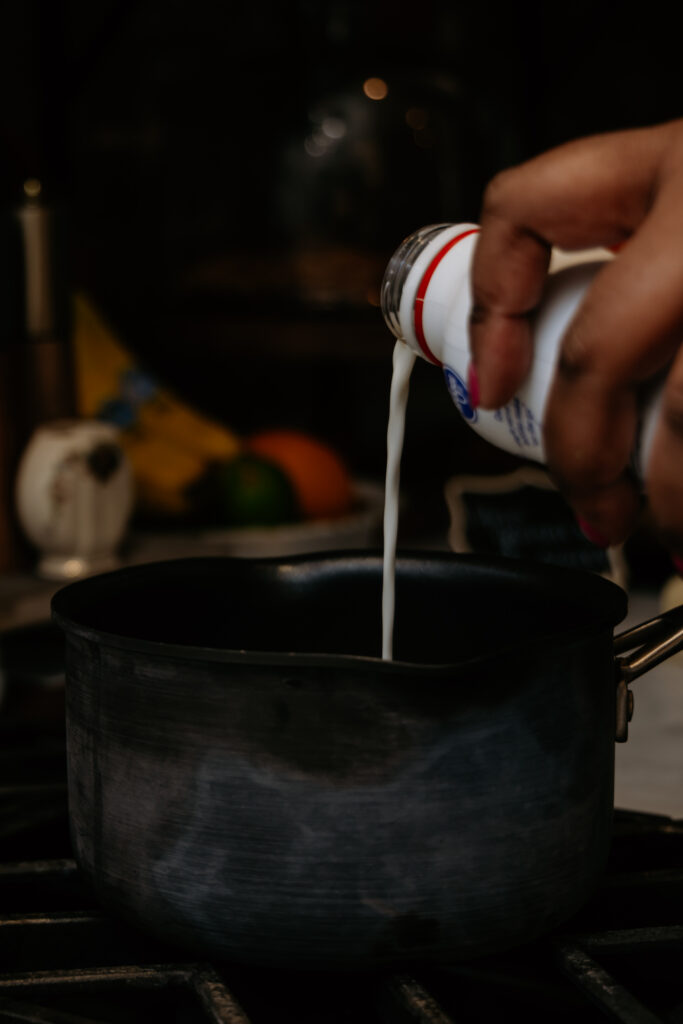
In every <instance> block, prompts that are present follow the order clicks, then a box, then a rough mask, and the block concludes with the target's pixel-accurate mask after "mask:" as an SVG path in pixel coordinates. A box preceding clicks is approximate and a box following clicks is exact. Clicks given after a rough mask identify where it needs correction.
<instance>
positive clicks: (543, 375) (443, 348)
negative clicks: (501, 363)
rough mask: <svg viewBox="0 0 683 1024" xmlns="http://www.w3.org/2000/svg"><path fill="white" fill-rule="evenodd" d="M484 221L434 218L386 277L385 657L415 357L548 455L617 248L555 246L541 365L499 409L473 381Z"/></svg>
mask: <svg viewBox="0 0 683 1024" xmlns="http://www.w3.org/2000/svg"><path fill="white" fill-rule="evenodd" d="M478 231H479V228H478V227H477V225H476V224H433V225H430V226H428V227H424V228H421V229H420V230H419V231H416V232H415V233H414V234H412V235H410V236H409V237H408V238H406V239H405V241H404V242H403V243H402V244H401V245H400V246H399V248H398V249H397V250H396V252H395V253H394V255H393V256H392V258H391V260H390V262H389V265H388V267H387V269H386V272H385V275H384V280H383V282H382V312H383V314H384V319H385V321H386V323H387V325H388V326H389V329H390V330H391V331H392V333H393V334H394V335H395V337H396V338H397V339H398V340H397V342H396V346H395V349H394V362H393V367H394V368H393V376H392V384H391V400H390V411H389V426H388V431H387V477H386V491H385V510H384V562H383V568H384V577H383V588H382V657H383V658H385V659H391V657H392V655H393V642H392V641H393V615H394V583H395V565H396V537H397V516H398V495H399V467H400V458H401V448H402V444H403V433H404V421H405V407H406V402H407V398H408V385H409V379H410V372H411V370H412V367H413V363H414V360H415V356H416V355H419V356H422V358H423V359H426V360H427V361H428V362H430V363H433V364H434V365H435V366H439V367H441V369H442V371H443V374H444V378H445V382H446V387H447V388H448V390H449V392H450V395H451V398H452V399H453V402H454V403H455V405H456V406H457V408H458V410H459V412H460V414H461V416H462V417H463V419H464V420H465V422H466V423H467V424H468V425H469V426H471V427H472V428H473V429H474V430H475V431H476V432H477V433H478V434H480V435H481V436H482V437H483V438H485V440H487V441H490V442H491V443H492V444H494V445H496V447H498V448H501V449H503V450H504V451H507V452H511V453H512V454H513V455H519V456H520V457H522V458H524V459H531V460H534V461H536V462H541V463H543V462H545V450H544V445H543V420H544V413H545V406H546V402H547V400H548V395H549V392H550V385H551V383H552V378H553V374H554V371H555V365H556V362H557V358H558V354H559V349H560V343H561V341H562V338H563V336H564V333H565V331H566V329H567V327H568V326H569V323H570V321H571V319H572V317H573V315H574V313H575V311H576V309H577V308H578V306H579V304H580V302H581V300H582V298H583V296H584V294H585V292H586V290H587V289H588V287H589V286H590V283H591V281H592V280H593V277H594V276H595V274H596V273H597V272H598V271H599V270H600V268H601V266H602V265H603V264H604V263H605V261H606V260H609V259H613V258H614V256H613V254H612V253H610V252H608V251H607V250H603V249H597V250H590V251H588V252H581V253H571V254H570V253H561V252H558V251H554V252H553V257H552V260H551V264H550V273H549V275H548V280H547V282H546V287H545V291H544V294H543V299H542V301H541V303H540V305H539V308H538V310H537V311H536V313H535V316H534V319H533V323H532V329H533V340H534V357H533V364H532V367H531V370H530V372H529V375H528V377H527V379H526V380H525V382H524V384H523V385H522V387H520V389H519V391H518V392H517V394H516V395H515V397H514V398H513V399H512V401H511V402H509V403H508V404H507V405H505V406H503V408H501V409H497V410H493V411H492V410H483V409H474V408H472V405H471V404H470V396H469V392H468V389H467V383H466V382H467V372H468V368H469V362H470V351H469V333H468V325H469V317H470V311H471V308H472V293H471V286H470V270H471V263H472V257H473V255H474V248H475V245H476V239H477V233H478ZM660 403H661V389H660V388H658V387H656V386H653V388H652V390H651V392H650V394H649V395H648V396H647V399H646V401H645V402H644V403H643V405H642V407H641V421H640V430H639V436H638V440H637V444H636V448H635V450H634V452H633V456H632V460H633V469H634V472H635V473H636V476H637V477H638V478H639V479H640V480H641V481H642V480H643V479H644V476H645V467H646V466H647V462H648V458H649V455H650V450H651V447H652V441H653V438H654V433H655V428H656V424H657V418H658V414H659V408H660Z"/></svg>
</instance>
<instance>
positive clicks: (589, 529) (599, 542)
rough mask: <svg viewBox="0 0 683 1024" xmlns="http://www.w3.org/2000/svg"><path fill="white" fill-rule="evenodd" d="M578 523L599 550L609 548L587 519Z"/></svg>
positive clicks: (579, 520)
mask: <svg viewBox="0 0 683 1024" xmlns="http://www.w3.org/2000/svg"><path fill="white" fill-rule="evenodd" d="M577 522H578V524H579V529H580V530H581V533H582V534H583V535H584V537H585V538H586V540H589V541H590V542H591V544H595V546H596V547H597V548H608V547H609V541H608V540H607V538H606V537H603V535H602V534H601V533H600V532H599V531H598V530H596V529H595V528H594V527H593V526H591V525H590V523H587V522H586V520H585V519H578V520H577ZM681 565H682V567H683V563H681Z"/></svg>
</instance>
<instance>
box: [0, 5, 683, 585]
mask: <svg viewBox="0 0 683 1024" xmlns="http://www.w3.org/2000/svg"><path fill="white" fill-rule="evenodd" d="M666 10H667V12H668V11H670V10H671V9H670V8H667V9H666ZM664 12H665V9H664V7H663V5H658V4H657V3H655V4H649V5H643V6H642V7H641V8H640V12H639V15H638V18H637V19H636V20H634V19H633V17H632V16H631V15H630V14H629V13H628V11H627V8H625V7H622V5H615V4H611V3H607V2H599V0H598V2H596V0H591V2H588V0H575V2H573V3H569V4H563V5H556V4H549V3H547V2H546V3H537V2H527V3H517V4H509V3H502V2H501V3H495V2H486V0H477V2H473V0H451V2H445V0H420V2H419V3H412V4H411V3H407V2H403V0H393V2H391V3H388V2H384V0H374V2H366V3H361V2H358V3H355V2H352V0H292V2H289V3H279V4H278V3H275V2H273V0H259V2H258V3H252V4H229V3H218V2H216V0H192V2H191V3H190V2H188V0H163V2H162V0H99V2H97V3H92V2H87V3H86V2H84V0H69V2H67V0H52V2H50V3H42V2H39V0H6V2H5V3H4V4H2V5H1V7H0V82H1V83H2V92H1V99H0V202H1V204H2V244H1V245H0V453H1V454H0V479H1V480H2V482H1V483H0V507H1V513H0V514H1V516H2V517H4V518H5V520H7V519H8V518H11V512H10V506H11V502H12V497H11V493H12V480H13V474H14V472H15V469H16V463H17V459H18V456H19V453H20V452H21V450H22V448H23V446H24V445H25V444H26V442H27V440H28V437H29V436H30V433H31V430H32V428H33V427H34V426H35V424H36V423H37V422H39V421H40V420H41V418H45V417H46V416H53V415H58V414H59V415H61V411H62V410H61V409H60V402H61V401H62V399H63V405H64V408H65V409H66V410H67V411H68V409H69V406H70V403H71V402H72V399H71V398H70V397H69V395H68V390H69V381H70V376H69V375H70V372H71V371H70V370H69V366H70V364H69V361H68V360H69V347H70V344H71V338H72V332H73V330H74V306H73V303H74V300H75V297H76V296H80V297H81V298H82V299H84V300H85V301H86V302H87V304H88V306H87V308H88V309H89V310H90V311H91V312H92V311H93V310H94V311H95V313H96V315H97V316H98V317H101V320H102V322H103V323H105V324H106V325H107V327H108V329H110V330H111V332H112V334H113V335H114V336H115V337H116V339H117V340H118V341H120V343H121V344H122V345H124V346H125V347H126V349H127V350H128V351H130V352H131V353H133V355H134V357H135V360H136V362H138V363H139V365H140V366H142V367H144V368H145V370H146V371H148V372H149V373H150V374H152V375H153V377H154V378H155V379H156V380H158V381H159V382H160V383H161V385H162V386H163V387H165V388H168V389H170V391H171V392H172V393H173V394H174V395H176V396H178V397H179V398H180V399H181V400H182V401H184V402H187V403H188V404H189V405H191V406H192V407H193V408H195V409H197V410H199V411H200V412H201V413H202V414H204V415H206V416H208V417H211V418H215V419H216V420H217V421H219V422H220V423H222V424H224V425H225V426H226V427H228V428H229V429H230V430H231V431H234V432H235V433H236V434H237V435H239V436H245V435H249V434H250V433H252V432H255V431H261V430H264V429H267V428H270V427H275V428H281V427H288V428H296V429H298V430H302V431H306V432H309V433H310V434H312V435H313V436H315V437H317V438H320V439H322V440H323V441H324V442H325V443H327V444H329V445H331V446H332V447H333V448H334V449H335V450H336V451H337V452H338V453H339V454H340V456H341V457H342V458H343V459H344V460H345V462H346V464H347V465H348V467H350V472H351V473H352V475H353V477H354V478H355V479H359V480H370V481H377V482H380V483H381V480H382V476H383V472H384V457H385V431H386V416H387V409H388V388H389V380H390V372H391V350H392V345H393V340H392V338H391V336H390V335H389V332H388V331H387V330H386V329H385V327H384V325H383V322H382V318H381V313H380V310H379V285H380V282H381V278H382V273H383V270H384V267H385V265H386V262H387V260H388V258H389V257H390V255H391V253H392V252H393V250H394V249H395V247H396V246H397V244H398V243H399V242H400V241H401V239H402V238H403V237H404V236H405V235H407V234H408V233H410V232H411V231H413V230H414V229H415V228H417V227H419V226H421V225H424V224H428V223H433V222H438V221H457V220H473V219H474V220H476V219H477V216H478V210H479V204H480V199H481V194H482V190H483V188H484V186H485V184H486V182H487V181H488V179H489V178H490V177H491V176H492V175H493V174H495V172H496V171H498V170H499V169H501V168H503V167H505V166H508V165H510V164H513V163H516V162H518V161H520V160H523V159H524V158H526V157H529V156H531V155H533V154H534V153H537V152H539V151H541V150H543V149H545V148H547V147H549V146H551V145H554V144H556V143H560V142H562V141H564V140H567V139H570V138H572V137H575V136H577V135H582V134H586V133H590V132H595V131H602V130H608V129H614V128H623V127H631V126H637V125H642V124H647V123H654V122H658V121H662V120H665V119H667V118H671V117H676V116H678V115H679V114H680V112H681V106H682V103H683V64H682V63H681V61H680V54H679V52H678V47H679V43H678V38H677V33H675V32H673V31H672V28H671V26H670V25H669V24H668V19H669V14H668V13H664ZM22 204H23V205H24V207H26V205H29V206H31V204H33V205H34V206H35V205H36V204H39V205H42V207H43V208H45V209H49V210H50V212H51V216H52V217H53V221H52V223H53V226H54V230H53V232H52V234H51V236H50V238H51V240H50V246H51V262H50V267H51V270H50V273H51V275H52V277H51V281H52V296H51V310H52V316H51V318H48V319H49V323H48V324H47V326H44V328H40V327H39V328H38V334H40V331H41V330H42V331H43V337H42V342H43V343H47V344H48V347H50V346H52V349H54V353H56V355H55V358H54V361H53V362H52V363H50V364H49V365H50V367H51V369H50V370H49V372H48V377H49V381H48V385H45V382H44V381H43V385H45V388H46V394H45V395H44V396H43V397H42V398H39V397H37V394H36V389H39V387H40V386H43V385H39V382H38V383H37V381H39V377H40V373H38V372H37V371H35V372H34V371H31V372H33V377H31V374H30V372H28V371H27V372H23V371H22V372H23V376H22V373H20V374H19V375H18V376H17V375H16V365H15V364H16V352H17V351H18V350H19V349H21V347H22V346H24V347H26V346H29V347H30V345H31V344H33V343H35V342H36V338H37V334H36V332H35V331H34V332H33V334H32V332H31V329H30V328H29V326H27V319H26V318H27V313H26V304H25V301H24V300H25V296H24V294H23V292H22V288H23V284H22V281H23V276H22V275H24V273H25V268H24V267H23V264H22V258H21V257H20V247H19V245H18V242H17V238H18V235H17V231H18V229H17V224H18V223H19V221H18V216H19V215H18V213H17V211H18V209H19V208H20V207H22ZM47 335H50V338H47ZM54 353H53V354H54ZM62 357H64V358H62ZM60 366H61V367H62V370H59V367H60ZM41 372H44V369H43V371H41ZM61 372H64V374H65V376H64V381H63V382H62V378H61V377H60V376H59V374H60V373H61ZM36 374H37V375H36ZM48 392H50V393H49V394H48ZM41 394H42V392H41ZM498 468H506V466H505V464H504V463H503V457H502V456H500V455H499V454H496V453H494V452H493V451H492V450H491V449H490V448H488V446H486V445H484V443H483V442H479V441H477V440H476V439H475V438H474V436H473V435H471V434H470V433H469V432H468V431H467V430H466V428H465V427H463V426H462V424H461V423H460V420H459V418H458V416H457V414H456V413H455V410H454V409H453V407H452V405H451V403H450V400H449V398H448V396H447V393H446V390H445V388H444V386H443V383H442V379H441V376H440V374H439V373H438V372H435V371H434V370H433V369H432V368H430V367H429V366H427V365H426V364H422V363H420V364H419V365H418V366H417V367H416V371H415V373H414V377H413V384H412V393H411V402H410V406H409V412H408V426H407V434H406V447H405V455H404V463H403V482H404V489H405V492H406V496H407V511H406V516H405V519H404V520H403V526H402V529H403V530H404V532H405V535H406V536H407V537H408V539H410V538H411V531H412V534H413V535H415V536H421V535H430V534H431V533H432V532H436V533H438V531H439V530H440V529H441V528H442V527H443V525H444V520H445V515H446V511H445V505H444V502H443V494H442V492H443V485H444V482H445V480H446V479H447V478H449V477H450V476H452V475H453V474H454V473H463V472H470V471H473V470H476V471H478V472H480V471H482V470H488V469H490V470H491V471H492V472H493V471H495V470H497V469H498ZM8 531H9V532H8ZM3 536H4V538H5V540H4V544H5V551H4V552H2V560H1V561H0V564H4V565H5V566H9V565H10V564H11V563H12V561H13V560H14V561H15V562H16V552H17V551H20V550H21V548H20V547H17V543H18V544H19V545H20V544H21V541H19V542H17V540H16V537H14V539H12V534H11V527H9V526H7V525H6V526H5V532H4V534H3ZM22 557H24V555H23V554H22ZM29 557H30V556H29ZM657 557H658V556H657V554H656V553H655V554H654V555H652V553H651V552H648V556H647V558H645V559H644V563H645V564H646V565H647V566H648V567H649V568H648V570H647V571H650V572H654V573H656V571H657V569H656V565H657ZM635 558H636V560H637V558H638V552H637V551H636V555H635ZM653 567H655V568H653Z"/></svg>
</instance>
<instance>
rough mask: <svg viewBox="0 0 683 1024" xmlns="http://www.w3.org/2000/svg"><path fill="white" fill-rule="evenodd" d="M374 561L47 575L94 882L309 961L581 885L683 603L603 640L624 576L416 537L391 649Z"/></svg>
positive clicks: (523, 936)
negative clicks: (642, 686)
mask: <svg viewBox="0 0 683 1024" xmlns="http://www.w3.org/2000/svg"><path fill="white" fill-rule="evenodd" d="M381 575H382V572H381V558H380V556H379V555H377V554H374V553H367V552H363V553H349V552H344V553H338V554H321V555H318V556H305V557H297V558H291V559H285V560H282V559H281V560H277V559H270V560H256V561H252V560H245V559H220V558H216V559H196V560H195V559H192V560H186V561H181V562H168V563H163V564H156V565H147V566H140V567H135V568H129V569H124V570H121V571H118V572H115V573H111V574H108V575H104V576H99V577H94V578H92V579H88V580H84V581H81V582H78V583H75V584H72V585H70V586H68V587H66V588H65V589H63V590H62V591H61V592H60V593H59V594H58V595H57V596H56V597H55V599H54V605H53V608H54V615H55V618H56V620H57V622H58V623H59V624H60V625H61V626H62V628H63V629H64V631H65V633H66V640H67V728H68V764H69V798H70V815H71V825H72V834H73V842H74V848H75V855H76V858H77V860H78V862H79V864H80V866H81V868H82V871H83V873H84V875H85V877H86V879H87V880H88V881H89V882H90V883H91V884H92V886H93V887H94V889H95V891H96V893H97V895H98V896H99V898H100V900H101V902H102V903H103V904H104V905H105V906H107V907H108V908H110V909H112V910H114V911H115V912H117V913H119V914H121V915H123V916H124V917H126V918H128V919H129V920H132V921H133V922H134V923H136V924H138V925H139V926H142V927H143V928H145V929H147V930H148V931H150V932H152V933H154V934H156V935H159V936H161V937H162V938H164V939H166V940H168V939H170V940H173V941H174V942H177V943H179V944H181V945H183V946H185V947H187V948H188V949H189V950H192V951H193V952H194V953H196V954H200V955H208V956H210V957H213V958H222V959H233V960H241V961H252V962H259V963H269V964H279V965H297V966H299V967H306V968H308V967H312V966H319V967H330V966H335V967H361V966H363V967H366V966H375V965H380V964H394V965H395V964H397V963H400V962H404V961H416V960H431V961H448V960H454V959H458V958H463V957H470V956H473V955H477V954H480V953H485V952H490V951H493V950H498V949H502V948H505V947H508V946H512V945H516V944H520V943H524V942H526V941H530V940H532V939H534V938H536V937H537V936H538V935H539V934H542V933H544V932H546V931H547V930H550V929H552V928H553V927H554V926H556V925H558V924H559V923H561V922H562V921H563V920H566V919H567V918H568V917H570V916H571V915H572V914H573V913H574V912H575V911H576V910H577V909H578V908H579V907H580V906H581V905H582V904H583V903H584V901H585V900H586V899H587V898H588V896H589V895H590V893H591V891H592V889H593V888H594V886H595V884H596V882H597V880H598V879H599V876H600V874H601V872H602V870H603V867H604V863H605V859H606V855H607V851H608V847H609V842H610V825H611V818H612V809H613V776H614V747H613V744H614V740H615V731H616V733H617V735H620V737H621V738H624V736H625V731H626V722H627V719H628V711H629V694H628V689H627V683H628V680H629V679H630V678H634V677H635V676H636V675H639V674H641V672H642V671H645V669H646V668H648V667H650V666H651V665H652V664H654V663H656V662H657V661H658V660H661V659H662V658H663V657H665V656H666V655H667V654H669V653H673V652H674V651H675V650H678V649H679V648H680V647H681V646H682V645H683V609H681V608H679V609H676V610H675V611H674V612H672V613H669V614H668V615H667V616H662V618H661V619H657V620H655V621H654V622H653V623H651V624H647V625H644V626H641V627H638V628H637V629H636V630H635V631H631V632H629V634H627V635H626V636H625V637H624V638H622V639H618V640H617V654H616V656H615V651H614V641H613V636H612V631H613V627H614V625H615V623H617V622H618V621H619V620H620V619H621V618H622V617H623V616H624V614H625V611H626V598H625V595H624V593H623V592H622V591H621V590H620V589H619V588H617V587H616V586H613V585H612V584H610V583H608V582H606V581H605V580H603V579H601V578H599V577H597V576H593V575H589V574H585V573H581V572H573V571H568V570H562V569H556V568H551V567H542V566H530V565H524V564H518V563H516V562H506V561H494V560H492V559H486V560H483V559H479V558H476V557H459V556H453V555H447V554H444V555H441V554H432V553H430V554H424V553H418V554H405V555H403V556H402V557H401V558H400V560H399V563H398V570H397V617H396V641H395V656H396V660H395V661H394V662H391V663H388V662H383V661H381V659H380V658H379V650H380V593H381ZM643 645H645V646H643ZM634 647H635V648H636V651H635V654H632V655H631V657H630V658H625V657H623V653H624V652H625V651H628V650H632V649H633V648H634ZM615 722H616V723H617V725H616V730H615Z"/></svg>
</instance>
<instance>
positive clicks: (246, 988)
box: [0, 630, 683, 1024]
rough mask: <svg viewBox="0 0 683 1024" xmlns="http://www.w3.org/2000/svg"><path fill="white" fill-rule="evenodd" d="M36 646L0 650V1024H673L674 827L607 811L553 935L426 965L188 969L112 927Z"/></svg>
mask: <svg viewBox="0 0 683 1024" xmlns="http://www.w3.org/2000/svg"><path fill="white" fill-rule="evenodd" d="M43 639H44V641H45V642H44V646H43V647H42V649H41V652H40V654H39V656H38V657H37V658H34V659H33V662H32V663H33V665H34V666H35V664H39V665H40V670H39V671H34V670H32V671H30V672H28V673H24V675H23V677H22V673H21V672H20V671H18V666H19V665H20V664H24V665H25V664H27V663H28V661H27V660H26V659H24V660H23V661H22V656H21V654H22V650H23V651H24V653H25V651H26V643H27V642H30V641H31V637H30V634H26V635H25V636H23V637H21V638H20V641H16V646H15V647H14V649H13V650H12V651H10V652H9V653H8V648H7V645H5V648H4V665H5V675H6V682H7V681H9V683H10V685H9V687H8V691H7V694H6V701H5V707H4V714H3V715H0V1021H24V1022H26V1021H32V1022H37V1024H38V1022H40V1024H42V1022H46V1021H50V1022H53V1024H86V1022H91V1024H92V1022H96V1021H102V1022H112V1024H113V1022H118V1021H128V1022H133V1024H136V1022H137V1021H143V1020H144V1021H148V1020H149V1019H150V1018H151V1017H152V1016H153V1015H156V1016H157V1017H158V1018H161V1019H164V1020H167V1021H172V1022H176V1021H183V1022H189V1024H192V1022H194V1021H198V1022H199V1021H207V1020H210V1021H216V1022H230V1024H248V1022H250V1021H251V1022H252V1024H260V1022H274V1021H278V1022H285V1024H287V1022H290V1021H291V1022H294V1021H296V1022H297V1024H309V1022H310V1024H313V1022H316V1024H321V1022H329V1024H342V1022H344V1024H346V1022H348V1024H350V1022H354V1024H365V1022H368V1024H382V1022H388V1024H392V1022H394V1024H404V1022H417V1024H449V1022H452V1024H456V1022H477V1024H478V1022H485V1021H491V1020H494V1019H495V1020H502V1021H507V1020H513V1019H518V1018H519V1017H523V1019H524V1020H525V1021H527V1022H530V1024H534V1022H536V1021H538V1022H540V1021H543V1022H547V1021H548V1020H552V1021H554V1022H558V1024H564V1022H565V1021H566V1022H569V1021H576V1020H577V1019H581V1021H582V1022H587V1024H591V1022H593V1021H595V1022H599V1021H605V1020H616V1021H624V1022H629V1024H652V1022H653V1021H666V1022H668V1024H675V1022H682V1024H683V821H679V820H674V819H672V818H670V817H666V816H663V815H653V814H644V813H638V812H635V811H630V810H617V812H616V813H615V822H614V838H613V844H612V851H611V856H610V861H609V865H608V869H607V872H606V875H605V877H604V879H603V881H602V883H601V885H600V887H599V889H598V891H597V892H596V893H595V895H594V897H593V899H592V900H591V901H590V903H589V904H588V905H587V906H586V907H585V908H584V909H583V910H582V911H581V912H580V913H579V914H578V915H577V916H576V917H575V918H574V919H573V920H572V921H570V922H569V923H568V924H566V925H565V926H564V927H563V928H562V929H560V930H559V931H557V932H555V933H553V934H551V935H549V936H546V937H545V938H544V939H543V940H542V941H539V942H538V943H535V944H534V945H533V946H527V947H524V948H521V949H517V950H513V951H511V952H509V953H504V954H500V955H497V956H490V957H485V958H480V959H479V960H476V961H472V962H468V963H462V964H457V965H452V966H449V967H442V968H439V969H434V968H427V967H421V966H419V965H415V967H414V969H411V970H410V971H400V972H398V973H392V972H384V973H372V974H364V975H353V976H351V975H347V974H342V973H338V974H329V973H313V972H307V971H306V970H305V969H303V970H302V971H300V972H296V971H294V972H293V971H278V970H266V969H261V968H258V969H257V968H252V967H245V966H241V965H236V964H204V963H194V962H190V961H188V959H187V957H186V954H185V953H184V952H183V951H180V950H178V949H174V948H171V947H164V946H162V945H161V944H159V943H158V942H157V941H156V940H152V939H150V938H148V937H147V936H146V935H143V934H141V933H139V932H138V931H136V930H134V929H132V928H130V927H129V926H128V925H125V924H123V923H122V922H119V921H118V920H115V919H113V918H112V917H111V916H110V915H108V914H106V913H104V912H103V911H102V910H101V909H100V908H99V906H98V904H97V901H96V900H95V899H94V898H93V897H92V896H91V894H90V893H89V892H88V891H87V889H86V888H85V887H84V885H83V882H82V881H81V879H80V876H79V872H78V868H77V866H76V864H75V863H74V861H73V859H72V850H71V843H70V838H69V829H68V811H67V795H66V759H65V737H64V726H63V688H62V687H61V686H60V679H59V671H58V667H59V666H58V659H59V657H60V656H61V654H60V652H61V647H60V640H59V636H58V635H56V634H54V633H53V632H52V631H50V630H48V631H47V633H46V634H45V635H44V637H43ZM33 641H35V634H34V636H33ZM51 644H52V645H54V646H53V647H52V648H51V646H50V645H51ZM10 646H11V645H10ZM304 967H305V965H304Z"/></svg>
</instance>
